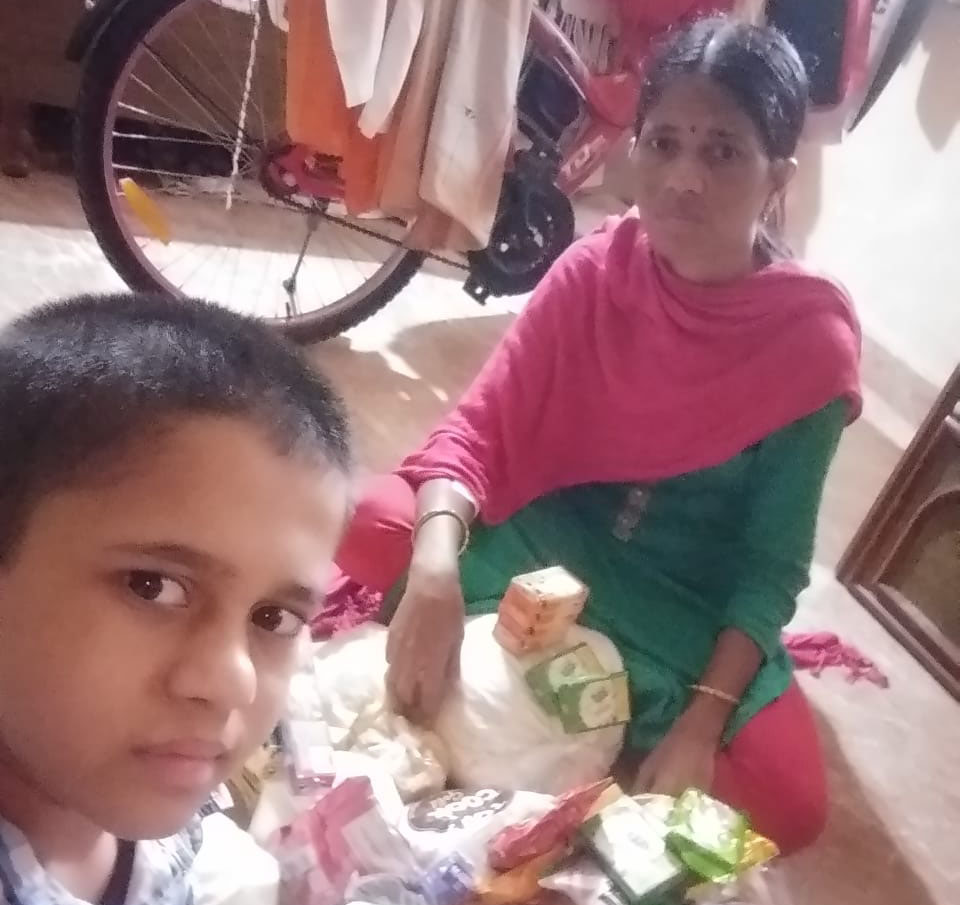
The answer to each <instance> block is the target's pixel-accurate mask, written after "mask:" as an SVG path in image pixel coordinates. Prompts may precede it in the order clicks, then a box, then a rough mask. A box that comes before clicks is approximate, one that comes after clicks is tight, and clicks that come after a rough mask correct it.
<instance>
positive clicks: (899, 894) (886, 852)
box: [777, 711, 936, 905]
mask: <svg viewBox="0 0 960 905" xmlns="http://www.w3.org/2000/svg"><path fill="white" fill-rule="evenodd" d="M815 715H816V719H817V724H818V728H819V730H820V738H821V741H822V744H823V748H824V756H825V758H826V761H827V774H828V782H829V787H830V798H831V811H830V817H829V820H828V823H827V829H826V832H825V833H824V835H823V836H822V837H821V839H820V841H819V842H818V843H817V844H816V845H815V846H813V848H811V849H808V850H807V851H805V852H801V853H800V854H798V855H794V856H793V857H791V858H789V859H787V860H785V861H783V862H782V863H781V865H780V866H779V867H778V868H777V872H778V874H779V875H780V877H781V878H782V879H783V881H784V884H783V885H784V886H785V887H786V888H787V889H789V891H790V895H791V897H792V900H793V905H906V903H909V905H936V900H935V899H934V898H933V896H932V895H931V893H930V891H929V890H928V888H927V887H926V885H925V884H924V882H923V878H922V877H921V876H919V875H918V874H917V873H916V872H915V870H914V868H913V866H912V865H911V863H910V860H909V859H908V858H907V856H905V855H904V854H903V852H901V851H900V849H899V848H898V845H897V841H896V840H895V839H893V838H892V837H891V836H890V835H889V833H887V832H886V830H885V829H884V828H883V825H882V821H881V820H880V819H879V816H878V814H877V813H876V811H875V810H874V808H873V805H872V803H871V799H870V796H869V795H868V794H867V793H866V792H865V790H864V788H863V786H862V785H861V783H860V780H859V778H858V777H857V775H856V773H855V772H854V770H853V768H852V767H851V766H850V764H849V762H848V761H847V759H846V757H845V755H844V753H843V750H842V748H841V747H840V744H839V742H838V739H837V736H836V733H835V732H834V729H833V726H832V725H831V724H830V723H829V721H828V720H827V719H826V718H825V717H824V715H823V714H822V713H820V712H818V711H815Z"/></svg>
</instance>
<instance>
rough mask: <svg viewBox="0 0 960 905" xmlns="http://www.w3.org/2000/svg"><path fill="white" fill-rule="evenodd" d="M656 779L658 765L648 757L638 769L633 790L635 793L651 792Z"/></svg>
mask: <svg viewBox="0 0 960 905" xmlns="http://www.w3.org/2000/svg"><path fill="white" fill-rule="evenodd" d="M655 780H656V767H655V765H654V764H653V762H652V761H651V759H650V758H649V757H648V758H646V759H645V760H644V762H643V763H642V764H640V769H639V770H637V778H636V780H635V781H634V784H633V790H634V792H635V793H640V792H649V791H650V790H651V789H652V787H653V785H654V782H655Z"/></svg>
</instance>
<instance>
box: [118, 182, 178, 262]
mask: <svg viewBox="0 0 960 905" xmlns="http://www.w3.org/2000/svg"><path fill="white" fill-rule="evenodd" d="M120 191H121V192H122V193H123V197H124V198H126V199H127V204H129V205H130V209H131V210H132V211H133V212H134V214H136V216H137V219H139V220H140V222H141V223H142V224H143V225H144V226H145V227H146V228H147V231H148V232H149V233H150V235H151V236H153V238H154V239H159V240H160V241H161V242H163V244H164V245H169V244H170V239H171V238H173V234H172V233H171V232H170V223H169V221H168V220H167V218H166V216H164V213H163V211H162V210H160V206H159V205H158V204H157V203H156V201H154V200H153V199H152V198H151V197H150V196H149V195H148V194H147V193H146V192H145V191H144V190H143V189H142V188H140V186H139V185H137V183H136V182H134V181H133V180H132V179H131V178H130V177H129V176H124V177H123V179H121V180H120Z"/></svg>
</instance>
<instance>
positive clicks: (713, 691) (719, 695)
mask: <svg viewBox="0 0 960 905" xmlns="http://www.w3.org/2000/svg"><path fill="white" fill-rule="evenodd" d="M690 690H691V691H695V692H697V693H699V694H705V695H709V696H710V697H711V698H716V699H717V700H718V701H725V702H726V703H727V704H732V705H733V706H734V707H736V706H737V705H738V704H739V703H740V698H735V697H734V696H733V695H732V694H727V692H725V691H721V690H720V689H719V688H714V687H713V686H711V685H700V684H693V685H691V686H690Z"/></svg>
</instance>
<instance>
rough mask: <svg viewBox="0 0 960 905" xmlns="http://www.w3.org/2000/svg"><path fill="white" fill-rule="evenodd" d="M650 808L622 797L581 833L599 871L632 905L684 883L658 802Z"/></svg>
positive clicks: (649, 899)
mask: <svg viewBox="0 0 960 905" xmlns="http://www.w3.org/2000/svg"><path fill="white" fill-rule="evenodd" d="M612 788H616V787H612ZM654 805H655V806H654V807H645V806H644V805H643V804H640V803H639V802H637V801H634V800H633V799H632V798H629V797H628V796H626V795H624V794H623V793H622V791H621V794H620V795H619V797H616V798H614V799H613V801H612V802H611V803H610V804H607V805H606V806H605V807H603V808H602V809H601V810H600V812H599V813H598V814H596V815H595V816H594V817H591V818H590V819H589V820H588V821H587V822H586V823H585V824H584V825H583V827H582V828H581V830H580V833H581V836H582V837H583V839H584V840H585V841H586V843H587V845H588V846H589V848H590V849H591V851H593V853H594V854H595V855H596V856H597V858H598V859H599V860H600V863H601V865H602V866H603V868H604V870H605V871H606V872H607V874H608V875H609V876H610V878H611V879H612V880H613V882H614V884H615V885H616V887H617V888H618V889H619V890H620V892H621V893H622V894H623V895H624V896H625V897H626V899H627V900H628V901H629V902H631V903H632V905H645V903H652V902H658V901H659V899H660V897H661V896H663V895H665V894H666V893H669V892H671V891H672V890H675V889H677V888H679V887H680V886H682V885H683V883H684V881H685V879H686V872H685V870H684V867H683V864H682V862H681V861H680V860H679V859H678V858H676V857H675V856H674V855H673V854H671V853H670V852H669V851H668V850H667V847H666V842H665V837H666V834H667V826H666V824H665V822H664V819H663V817H664V811H663V810H662V809H661V808H660V807H659V805H658V803H657V802H654Z"/></svg>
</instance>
